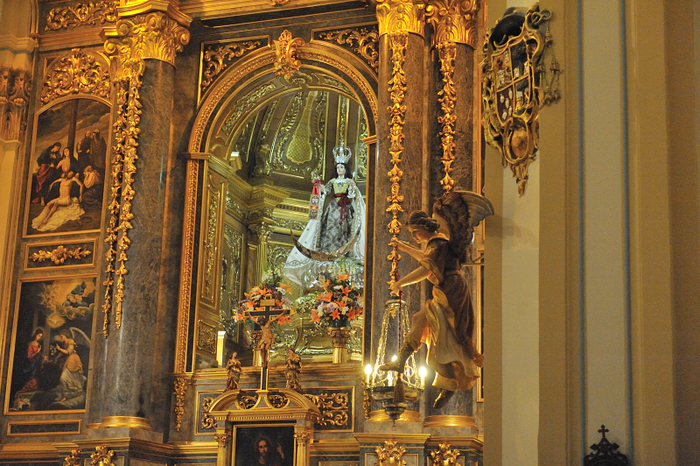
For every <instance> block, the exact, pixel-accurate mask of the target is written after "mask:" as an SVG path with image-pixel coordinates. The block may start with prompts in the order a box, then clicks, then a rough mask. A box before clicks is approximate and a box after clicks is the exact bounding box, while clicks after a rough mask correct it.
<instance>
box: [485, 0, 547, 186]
mask: <svg viewBox="0 0 700 466" xmlns="http://www.w3.org/2000/svg"><path fill="white" fill-rule="evenodd" d="M550 17H551V13H550V12H549V11H548V10H543V11H542V12H540V10H539V5H538V4H535V5H533V6H532V7H530V8H529V9H528V10H527V11H525V10H524V9H516V8H511V9H508V10H507V11H506V14H505V15H504V16H503V18H501V19H500V20H499V21H498V22H497V23H496V26H494V28H493V29H491V30H490V31H488V32H487V34H486V38H485V41H484V61H483V62H482V64H481V66H482V72H483V73H482V76H483V78H482V99H483V102H482V106H483V122H482V123H483V128H484V137H485V139H486V142H487V143H489V144H491V145H492V146H494V147H497V148H498V149H499V150H500V151H501V154H502V155H503V160H502V162H503V166H510V168H511V170H512V171H513V176H515V178H516V181H517V183H518V193H519V194H520V195H522V194H524V192H525V185H526V183H527V179H528V175H527V170H528V167H529V165H530V163H531V162H532V161H533V160H535V157H536V152H537V149H538V145H539V140H538V138H539V136H538V134H539V132H538V124H539V123H538V113H539V108H540V106H541V105H542V103H543V102H542V100H543V91H542V84H543V81H544V80H546V77H545V70H544V65H543V64H542V61H543V60H542V58H543V52H544V50H545V45H549V44H550V43H551V37H546V38H545V35H544V34H543V33H542V31H540V25H541V24H542V23H543V22H545V21H547V20H549V18H550Z"/></svg>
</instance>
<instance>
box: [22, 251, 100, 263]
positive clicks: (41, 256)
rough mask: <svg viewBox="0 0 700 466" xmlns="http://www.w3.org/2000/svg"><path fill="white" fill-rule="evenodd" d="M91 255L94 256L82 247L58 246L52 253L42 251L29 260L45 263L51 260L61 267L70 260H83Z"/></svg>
mask: <svg viewBox="0 0 700 466" xmlns="http://www.w3.org/2000/svg"><path fill="white" fill-rule="evenodd" d="M90 254H92V251H90V250H89V249H84V248H82V247H77V248H75V249H68V248H66V247H65V246H58V247H57V248H56V249H53V250H51V251H45V250H43V249H41V250H39V251H37V252H35V253H34V254H32V255H31V256H29V258H30V259H31V260H32V261H34V262H44V261H47V260H50V261H51V262H53V263H54V264H56V265H60V264H63V263H64V262H65V261H66V260H68V259H82V258H84V257H87V256H89V255H90Z"/></svg>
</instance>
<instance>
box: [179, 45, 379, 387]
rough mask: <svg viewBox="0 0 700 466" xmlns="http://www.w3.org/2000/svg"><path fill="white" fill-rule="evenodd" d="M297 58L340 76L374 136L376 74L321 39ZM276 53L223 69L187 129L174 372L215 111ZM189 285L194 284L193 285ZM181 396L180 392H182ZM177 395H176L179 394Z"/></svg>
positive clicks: (183, 350)
mask: <svg viewBox="0 0 700 466" xmlns="http://www.w3.org/2000/svg"><path fill="white" fill-rule="evenodd" d="M297 58H298V59H299V60H300V61H301V69H302V70H303V69H304V68H312V69H314V70H315V71H319V70H321V71H324V70H325V72H326V73H327V74H328V75H330V76H333V77H335V78H340V80H341V81H342V82H343V83H344V84H346V85H347V86H348V88H349V89H350V90H351V91H352V92H353V93H354V94H355V97H356V99H357V101H358V102H359V103H360V105H361V106H362V108H363V109H364V111H365V115H366V121H367V122H368V130H369V134H370V136H369V137H368V138H367V140H368V141H373V140H375V141H376V131H377V116H378V101H377V86H378V82H377V76H376V75H375V74H374V73H372V71H371V70H369V68H368V66H367V64H366V63H364V62H363V61H362V60H361V59H360V58H359V57H357V56H355V55H353V54H352V53H350V52H347V51H345V50H342V49H340V48H338V47H333V46H332V45H330V44H325V43H323V42H317V41H312V42H311V43H308V44H306V45H304V46H302V47H300V48H299V50H298V52H297ZM275 59H276V55H275V51H274V50H273V49H272V48H271V47H267V48H263V49H259V50H256V51H255V52H253V53H251V54H250V55H248V56H247V57H246V58H244V59H241V60H240V61H238V62H237V63H235V64H234V65H233V66H231V67H229V68H228V69H227V70H226V71H224V72H223V73H222V74H221V75H220V76H219V78H218V79H217V80H216V81H215V82H214V83H213V84H212V86H211V87H210V89H209V90H208V91H207V93H206V94H205V95H204V98H203V99H202V101H201V102H200V105H199V108H198V110H197V114H196V116H195V119H194V122H193V125H192V129H191V132H190V137H189V142H188V148H187V152H186V153H185V154H183V155H184V156H185V157H186V158H187V159H188V162H187V175H186V181H185V205H184V215H183V237H182V257H181V263H180V291H179V296H178V316H177V337H176V345H175V367H174V373H175V376H176V377H181V376H183V375H184V374H185V373H187V372H192V371H194V364H193V362H192V361H188V357H187V354H188V342H189V322H190V319H191V315H192V312H193V306H192V298H193V297H194V296H195V293H196V283H195V281H196V279H195V277H194V272H195V263H194V260H195V254H194V250H195V248H196V247H197V244H198V240H197V238H196V237H195V236H196V235H195V232H196V229H197V228H196V227H197V225H196V222H197V210H198V205H199V204H200V203H201V199H202V198H203V197H204V195H205V193H204V190H205V189H206V185H205V183H206V182H205V177H204V176H203V173H205V172H206V170H207V164H208V162H209V160H211V158H212V156H213V154H211V153H210V152H209V150H208V149H209V144H210V142H211V139H212V137H213V135H214V132H213V131H212V128H213V126H214V123H215V120H217V119H218V117H219V114H218V112H219V111H220V110H221V109H224V108H226V104H227V103H230V102H232V101H235V99H236V98H237V97H240V92H241V91H242V90H243V89H244V88H245V86H240V89H239V85H240V84H242V83H244V82H245V81H247V80H248V79H249V78H250V76H251V75H259V74H261V73H270V74H272V73H274V63H275ZM193 286H194V287H195V290H193ZM183 396H184V393H183ZM178 398H179V397H178Z"/></svg>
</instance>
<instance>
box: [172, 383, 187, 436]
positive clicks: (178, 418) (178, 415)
mask: <svg viewBox="0 0 700 466" xmlns="http://www.w3.org/2000/svg"><path fill="white" fill-rule="evenodd" d="M173 383H174V384H175V430H176V431H177V432H180V429H182V416H183V415H184V414H185V392H186V391H187V379H185V378H182V377H178V378H176V379H175V380H174V382H173Z"/></svg>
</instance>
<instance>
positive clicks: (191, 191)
mask: <svg viewBox="0 0 700 466" xmlns="http://www.w3.org/2000/svg"><path fill="white" fill-rule="evenodd" d="M198 182H199V162H198V161H197V160H189V161H188V162H187V187H186V191H185V213H184V219H183V223H184V225H185V231H184V233H183V235H182V236H183V237H182V255H183V258H182V269H181V271H180V299H179V302H180V310H179V312H178V316H179V317H178V324H177V342H176V350H175V372H185V370H186V368H187V328H188V322H189V320H190V299H191V296H192V267H193V265H194V249H195V248H194V233H195V217H196V214H197V184H198Z"/></svg>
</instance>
